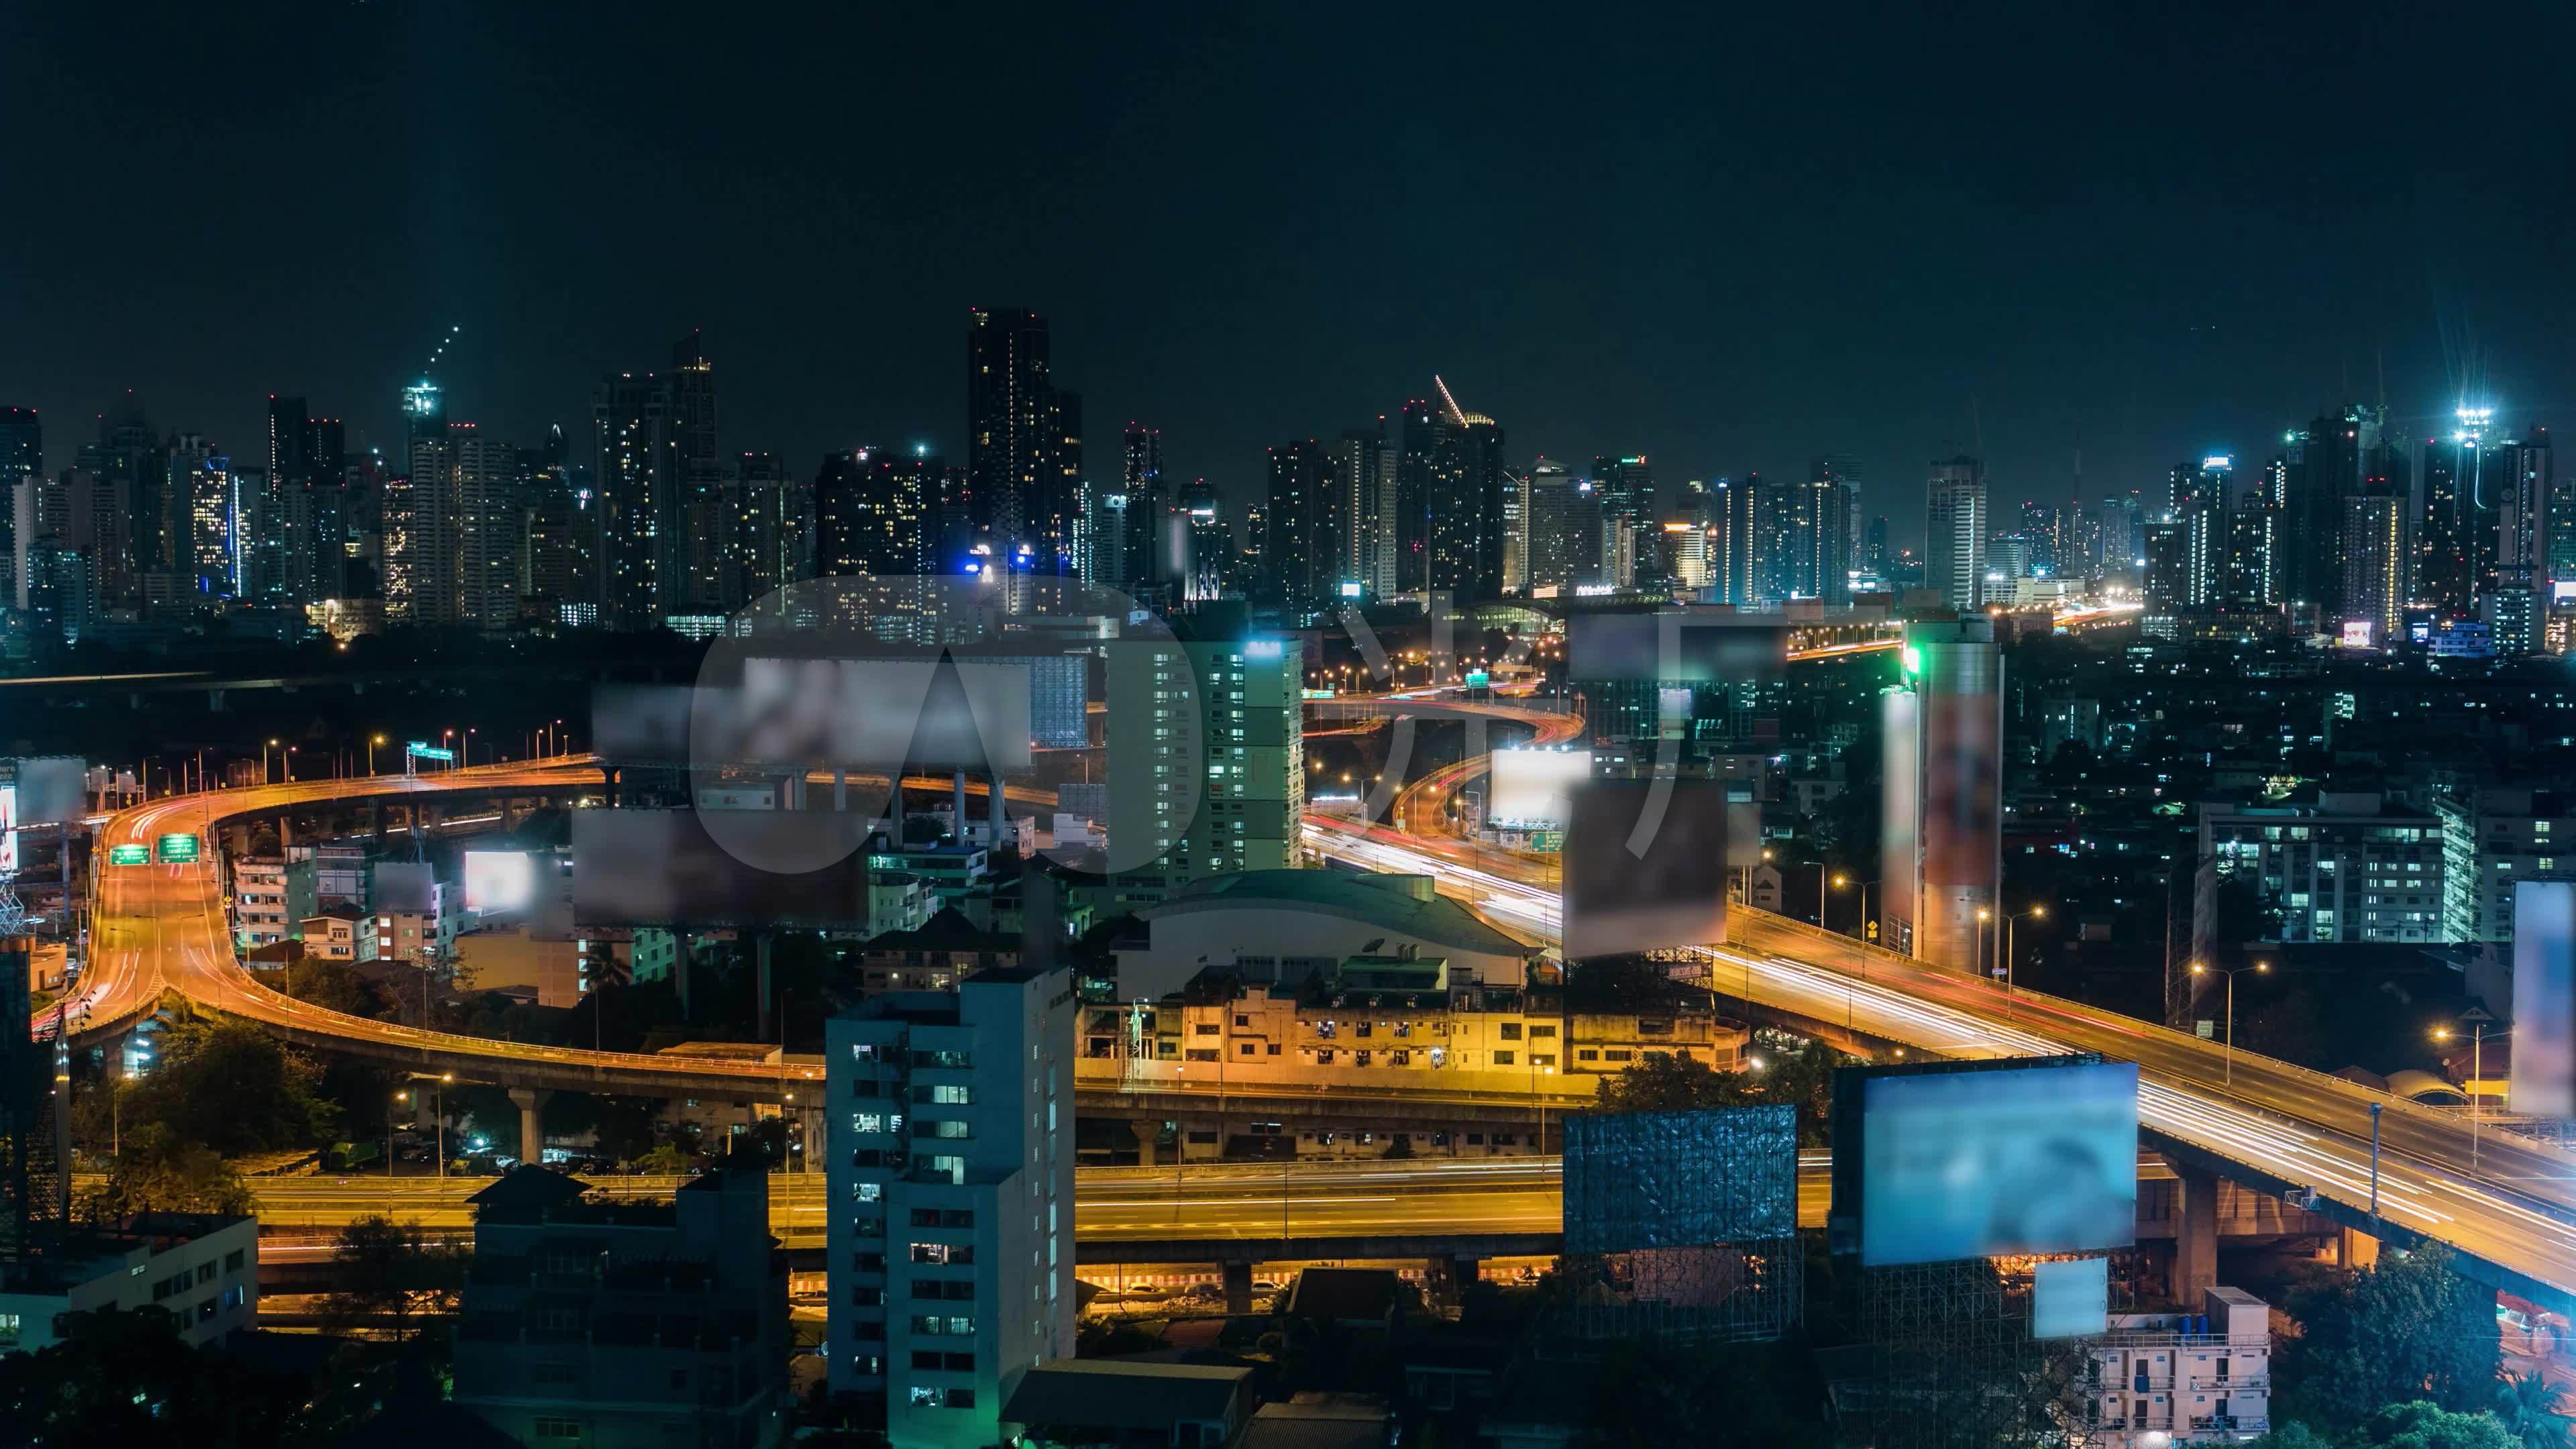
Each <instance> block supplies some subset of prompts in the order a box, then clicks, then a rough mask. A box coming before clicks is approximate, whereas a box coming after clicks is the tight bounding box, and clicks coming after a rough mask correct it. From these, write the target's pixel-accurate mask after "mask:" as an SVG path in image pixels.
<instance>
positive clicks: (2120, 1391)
mask: <svg viewBox="0 0 2576 1449" xmlns="http://www.w3.org/2000/svg"><path fill="white" fill-rule="evenodd" d="M2092 1355H2093V1362H2092V1371H2091V1373H2090V1374H2089V1375H2088V1387H2089V1388H2090V1390H2091V1397H2089V1398H2088V1399H2087V1404H2088V1406H2089V1408H2090V1409H2091V1417H2092V1420H2093V1426H2094V1433H2093V1435H2092V1437H2090V1438H2088V1439H2087V1440H2086V1441H2085V1442H2087V1443H2088V1444H2091V1445H2094V1446H2097V1449H2183V1446H2187V1445H2201V1444H2236V1443H2241V1442H2243V1441H2244V1440H2247V1439H2252V1438H2256V1437H2258V1436H2260V1435H2262V1434H2265V1433H2268V1432H2270V1430H2271V1427H2272V1310H2271V1309H2270V1308H2269V1307H2267V1306H2265V1304H2264V1303H2263V1301H2262V1300H2261V1299H2259V1298H2256V1297H2254V1296H2253V1295H2252V1294H2250V1293H2247V1292H2245V1291H2244V1290H2242V1289H2238V1288H2212V1289H2210V1290H2209V1291H2208V1294H2207V1296H2206V1297H2205V1298H2204V1299H2203V1300H2202V1302H2201V1310H2200V1312H2198V1313H2196V1314H2193V1313H2115V1314H2112V1315H2111V1329H2110V1332H2108V1333H2106V1334H2104V1335H2103V1336H2102V1337H2101V1338H2100V1339H2098V1340H2096V1341H2095V1342H2094V1343H2093V1344H2092Z"/></svg>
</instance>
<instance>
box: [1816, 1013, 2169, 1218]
mask: <svg viewBox="0 0 2576 1449" xmlns="http://www.w3.org/2000/svg"><path fill="white" fill-rule="evenodd" d="M1847 1112H1848V1113H1849V1115H1845V1114H1846V1113H1847ZM1835 1123H1836V1126H1837V1130H1838V1132H1840V1133H1841V1137H1840V1139H1839V1140H1838V1141H1837V1142H1836V1143H1835V1152H1834V1206H1833V1219H1834V1221H1833V1223H1832V1224H1831V1226H1832V1227H1833V1228H1834V1230H1835V1231H1834V1237H1835V1247H1836V1250H1837V1251H1844V1250H1848V1249H1849V1248H1851V1247H1853V1246H1857V1248H1858V1250H1859V1253H1860V1259H1861V1264H1862V1266H1864V1267H1884V1266H1888V1265H1892V1264H1901V1263H1943V1262H1953V1261H1957V1260H1961V1259H1967V1258H1988V1257H1994V1256H1997V1255H1999V1254H2046V1253H2082V1252H2092V1251H2096V1250H2100V1249H2106V1248H2120V1247H2127V1246H2129V1245H2130V1244H2131V1243H2133V1242H2135V1241H2136V1238H2137V1230H2138V1068H2137V1065H2136V1064H2135V1063H2133V1062H2104V1061H2100V1060H2098V1059H2093V1058H2086V1057H2060V1058H2052V1059H2049V1060H2046V1061H2043V1062H2039V1063H2036V1064H2033V1063H2028V1062H1997V1063H1975V1064H1957V1063H1938V1064H1932V1065H1928V1066H1923V1067H1912V1068H1908V1067H1874V1068H1866V1069H1854V1070H1847V1071H1845V1072H1843V1073H1841V1074H1839V1075H1838V1077H1837V1079H1836V1082H1835ZM1854 1125H1857V1128H1858V1130H1857V1131H1853V1130H1851V1129H1852V1128H1853V1126H1854ZM1855 1203H1856V1205H1857V1210H1856V1212H1855V1210H1854V1208H1855Z"/></svg>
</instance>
